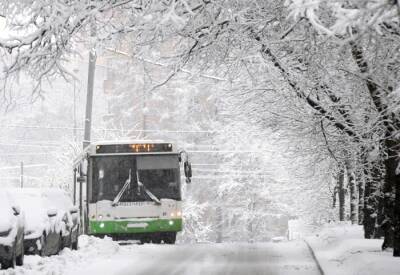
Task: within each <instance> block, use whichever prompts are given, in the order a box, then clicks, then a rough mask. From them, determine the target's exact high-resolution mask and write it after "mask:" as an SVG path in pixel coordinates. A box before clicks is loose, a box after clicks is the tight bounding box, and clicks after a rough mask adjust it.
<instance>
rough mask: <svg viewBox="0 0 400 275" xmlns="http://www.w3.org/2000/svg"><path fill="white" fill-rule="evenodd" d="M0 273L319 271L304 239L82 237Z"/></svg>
mask: <svg viewBox="0 0 400 275" xmlns="http://www.w3.org/2000/svg"><path fill="white" fill-rule="evenodd" d="M0 274H1V275H3V274H6V275H20V274H32V275H38V274H48V275H50V274H51V275H61V274H63V275H64V274H65V275H73V274H74V275H77V274H78V275H80V274H82V275H83V274H91V275H100V274H104V275H106V274H107V275H108V274H115V275H130V274H138V275H145V274H146V275H158V274H159V275H161V274H162V275H172V274H188V275H189V274H190V275H196V274H207V275H209V274H210V275H211V274H233V275H237V274H252V275H257V274H268V275H275V274H282V275H283V274H284V275H292V274H299V275H314V274H319V271H318V268H317V266H316V264H315V263H314V261H313V259H312V257H311V255H310V252H309V250H308V248H307V247H306V245H305V244H304V243H303V242H287V243H261V244H245V243H241V244H195V245H189V244H185V245H151V244H149V245H142V246H140V245H129V246H119V245H118V244H116V243H115V242H112V241H111V240H107V239H106V240H100V239H96V238H91V237H82V239H81V248H80V250H79V251H71V250H69V249H64V251H63V252H62V253H61V255H58V256H53V257H48V258H40V257H38V256H28V257H26V264H25V266H24V267H18V268H17V269H16V270H15V271H12V270H7V271H3V273H2V272H0Z"/></svg>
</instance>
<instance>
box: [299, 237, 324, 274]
mask: <svg viewBox="0 0 400 275" xmlns="http://www.w3.org/2000/svg"><path fill="white" fill-rule="evenodd" d="M303 241H304V243H305V244H306V245H307V247H308V249H309V250H310V253H311V256H312V257H313V259H314V261H315V263H316V264H317V267H318V270H319V272H320V273H321V275H325V272H324V270H323V269H322V267H321V264H320V263H319V261H318V258H317V257H316V256H315V253H314V250H313V248H312V247H311V245H310V244H309V243H308V242H307V241H306V239H303Z"/></svg>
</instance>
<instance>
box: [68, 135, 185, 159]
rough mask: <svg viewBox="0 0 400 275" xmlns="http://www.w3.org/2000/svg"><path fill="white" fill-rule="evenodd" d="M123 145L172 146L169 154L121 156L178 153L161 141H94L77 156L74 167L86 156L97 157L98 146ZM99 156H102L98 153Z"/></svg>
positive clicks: (132, 153) (134, 153) (173, 145)
mask: <svg viewBox="0 0 400 275" xmlns="http://www.w3.org/2000/svg"><path fill="white" fill-rule="evenodd" d="M125 144H128V145H129V144H171V145H172V151H170V152H149V153H147V152H137V153H136V152H127V153H123V154H125V155H126V154H129V155H138V154H171V153H172V154H176V153H178V151H177V149H176V146H175V144H174V143H172V142H166V141H163V140H148V139H147V140H146V139H131V140H103V141H94V142H92V143H91V144H90V145H88V146H87V147H86V148H85V149H84V150H83V151H82V152H81V154H79V155H78V156H77V158H76V159H75V161H74V165H75V164H76V163H77V162H79V161H80V160H81V159H82V158H84V157H85V156H86V154H90V155H98V154H99V153H96V148H98V146H103V145H125ZM113 154H117V153H107V155H113ZM100 155H103V154H101V153H100Z"/></svg>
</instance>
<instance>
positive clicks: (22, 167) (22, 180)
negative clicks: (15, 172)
mask: <svg viewBox="0 0 400 275" xmlns="http://www.w3.org/2000/svg"><path fill="white" fill-rule="evenodd" d="M20 184H21V188H23V187H24V162H23V161H21V178H20Z"/></svg>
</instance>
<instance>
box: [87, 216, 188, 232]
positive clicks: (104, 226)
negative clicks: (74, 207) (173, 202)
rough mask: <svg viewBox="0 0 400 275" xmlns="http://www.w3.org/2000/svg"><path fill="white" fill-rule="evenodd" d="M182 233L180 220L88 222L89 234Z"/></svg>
mask: <svg viewBox="0 0 400 275" xmlns="http://www.w3.org/2000/svg"><path fill="white" fill-rule="evenodd" d="M178 231H182V219H155V220H151V221H149V220H146V221H129V220H123V221H120V220H113V221H99V220H91V221H89V234H94V235H105V234H130V233H133V234H135V233H157V232H178Z"/></svg>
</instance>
